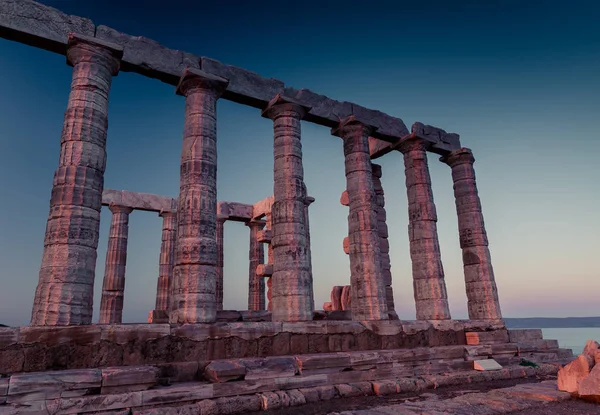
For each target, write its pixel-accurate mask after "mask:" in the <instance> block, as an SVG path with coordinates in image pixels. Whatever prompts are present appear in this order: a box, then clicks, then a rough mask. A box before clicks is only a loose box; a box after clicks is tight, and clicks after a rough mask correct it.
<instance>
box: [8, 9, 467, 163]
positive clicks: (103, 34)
mask: <svg viewBox="0 0 600 415" xmlns="http://www.w3.org/2000/svg"><path fill="white" fill-rule="evenodd" d="M71 32H74V33H80V34H83V35H87V36H94V37H96V39H98V40H100V41H106V42H110V43H113V44H116V45H119V46H121V47H122V48H123V59H122V65H121V70H122V71H127V72H136V73H139V74H141V75H144V76H148V77H151V78H156V79H159V80H161V81H163V82H166V83H168V84H171V85H177V83H178V82H179V78H180V77H181V75H182V73H183V71H184V69H185V68H186V67H189V68H195V69H200V70H202V71H203V72H205V73H207V74H210V75H214V76H217V77H220V78H223V79H225V80H227V81H228V85H227V88H226V89H225V90H224V91H223V98H224V99H227V100H231V101H234V102H238V103H240V104H244V105H249V106H252V107H255V108H260V109H262V108H264V107H265V106H266V105H267V104H268V102H269V100H270V99H271V98H272V97H273V96H275V95H277V94H281V95H285V96H287V97H289V98H291V99H293V100H295V101H296V102H298V103H299V104H300V105H302V106H304V107H307V108H310V109H309V111H307V113H306V115H305V118H304V119H305V120H306V121H308V122H313V123H316V124H320V125H324V126H326V127H330V128H334V127H336V126H337V125H338V123H339V121H340V119H344V118H346V117H349V116H354V118H355V119H356V120H358V121H360V122H362V123H364V124H366V125H371V126H373V127H375V129H376V131H375V132H373V134H372V138H373V139H378V140H383V141H387V142H389V143H396V142H397V141H398V140H399V139H401V138H403V137H404V136H406V135H407V134H408V129H407V128H406V125H405V124H404V122H403V121H402V120H401V119H400V118H397V117H392V116H390V115H387V114H385V113H383V112H381V111H377V110H372V109H369V108H365V107H362V106H360V105H357V104H354V103H351V102H346V101H337V100H334V99H331V98H329V97H326V96H325V95H320V94H317V93H315V92H313V91H310V90H308V89H295V88H292V87H289V86H286V85H285V84H284V82H282V81H280V80H277V79H273V78H265V77H263V76H261V75H259V74H257V73H255V72H252V71H249V70H247V69H243V68H238V67H236V66H232V65H226V64H223V63H221V62H218V61H216V60H214V59H210V58H208V57H198V56H196V55H194V54H192V53H188V52H184V51H180V50H175V49H169V48H167V47H165V46H162V45H160V44H159V43H157V42H156V41H154V40H152V39H148V38H145V37H143V36H132V35H128V34H126V33H121V32H119V31H117V30H115V29H112V28H110V27H108V26H104V25H98V26H96V25H95V24H94V23H93V22H92V21H91V20H89V19H85V18H81V17H77V16H70V15H67V14H65V13H62V12H60V11H59V10H57V9H54V8H52V7H48V6H45V5H42V4H39V3H36V2H34V1H31V0H5V1H2V2H0V37H3V38H6V39H9V40H14V41H17V42H21V43H25V44H28V45H31V46H35V47H39V48H42V49H46V50H49V51H52V52H55V53H61V54H65V53H66V49H67V34H68V33H71ZM442 131H443V130H442ZM423 132H424V133H426V134H425V135H426V137H424V138H425V139H426V140H430V144H431V145H430V147H429V151H432V152H434V153H438V154H441V155H444V154H445V153H447V152H449V151H452V150H455V149H458V148H460V142H459V141H458V137H457V136H448V137H445V138H444V137H442V136H439V135H437V134H435V132H434V130H432V129H426V130H423ZM382 145H383V144H382ZM384 151H385V150H384Z"/></svg>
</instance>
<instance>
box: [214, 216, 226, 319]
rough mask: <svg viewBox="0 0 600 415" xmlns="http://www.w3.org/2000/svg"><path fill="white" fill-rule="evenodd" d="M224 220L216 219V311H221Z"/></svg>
mask: <svg viewBox="0 0 600 415" xmlns="http://www.w3.org/2000/svg"><path fill="white" fill-rule="evenodd" d="M224 226H225V219H223V218H217V297H216V298H217V310H223V266H224V262H223V259H224V256H223V231H224V229H223V228H224Z"/></svg>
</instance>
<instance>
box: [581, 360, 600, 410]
mask: <svg viewBox="0 0 600 415" xmlns="http://www.w3.org/2000/svg"><path fill="white" fill-rule="evenodd" d="M584 351H585V350H584ZM588 352H589V350H588ZM577 393H578V394H579V396H580V397H581V398H583V399H586V400H590V401H594V402H600V365H595V366H594V368H593V369H592V370H591V371H590V373H589V375H587V376H586V377H584V378H583V379H581V381H580V382H579V386H578V388H577Z"/></svg>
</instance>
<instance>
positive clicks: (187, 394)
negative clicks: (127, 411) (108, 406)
mask: <svg viewBox="0 0 600 415" xmlns="http://www.w3.org/2000/svg"><path fill="white" fill-rule="evenodd" d="M213 386H214V385H212V384H208V385H203V384H193V385H182V386H169V387H164V388H157V389H150V390H146V391H142V392H137V393H140V394H141V402H140V403H139V404H138V405H131V406H141V405H142V404H143V405H144V406H149V405H158V404H165V403H170V402H189V401H199V400H201V399H210V398H212V397H213V396H214V393H213ZM109 396H110V395H109Z"/></svg>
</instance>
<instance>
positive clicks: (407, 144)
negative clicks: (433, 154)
mask: <svg viewBox="0 0 600 415" xmlns="http://www.w3.org/2000/svg"><path fill="white" fill-rule="evenodd" d="M428 146H429V145H428V143H427V142H426V141H425V140H423V139H422V138H420V137H417V136H416V135H414V134H410V135H408V136H406V137H403V138H402V139H400V140H399V141H398V142H397V143H396V144H394V145H393V147H394V149H395V150H398V151H399V152H401V153H402V154H405V153H408V152H409V151H427V147H428Z"/></svg>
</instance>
